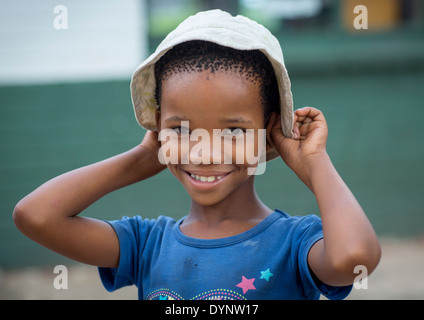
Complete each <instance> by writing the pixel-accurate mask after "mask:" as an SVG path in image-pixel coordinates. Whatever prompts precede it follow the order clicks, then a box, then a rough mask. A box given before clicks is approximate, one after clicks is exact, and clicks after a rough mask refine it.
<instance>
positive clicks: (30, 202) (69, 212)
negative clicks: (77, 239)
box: [17, 146, 156, 219]
mask: <svg viewBox="0 0 424 320" xmlns="http://www.w3.org/2000/svg"><path fill="white" fill-rule="evenodd" d="M151 157H152V155H151V154H150V153H149V152H146V151H145V150H144V149H143V147H140V146H137V147H135V148H133V149H131V150H130V151H127V152H125V153H122V154H120V155H117V156H115V157H112V158H109V159H106V160H103V161H101V162H98V163H95V164H92V165H88V166H86V167H82V168H79V169H76V170H73V171H70V172H68V173H65V174H63V175H61V176H58V177H56V178H54V179H52V180H50V181H48V182H46V183H45V184H43V185H42V186H40V187H39V188H37V189H36V190H34V191H33V192H32V193H30V194H29V195H28V196H26V197H25V198H24V199H22V200H21V201H20V202H19V203H18V205H17V207H19V208H20V209H24V210H21V211H25V212H27V213H28V214H33V215H38V217H37V218H39V219H42V218H44V219H50V218H52V217H61V216H65V217H70V216H75V215H77V214H79V213H80V212H81V211H83V210H84V209H85V208H87V207H88V206H89V205H91V204H92V203H94V202H95V201H97V200H98V199H99V198H101V197H102V196H104V195H106V194H108V193H109V192H112V191H114V190H116V189H119V188H122V187H125V186H127V185H130V184H132V183H135V182H137V181H141V180H143V179H146V178H148V177H149V176H151V175H153V174H154V173H155V170H156V169H155V168H152V167H151V165H149V164H152V165H154V163H155V162H154V161H151Z"/></svg>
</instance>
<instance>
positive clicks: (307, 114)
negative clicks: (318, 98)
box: [295, 107, 325, 121]
mask: <svg viewBox="0 0 424 320" xmlns="http://www.w3.org/2000/svg"><path fill="white" fill-rule="evenodd" d="M295 114H297V115H298V117H299V120H300V121H304V120H305V119H306V118H311V119H312V120H313V121H325V118H324V115H323V113H322V112H321V111H320V110H318V109H316V108H312V107H303V108H300V109H297V110H296V111H295Z"/></svg>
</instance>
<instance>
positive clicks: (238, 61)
mask: <svg viewBox="0 0 424 320" xmlns="http://www.w3.org/2000/svg"><path fill="white" fill-rule="evenodd" d="M205 70H209V71H210V72H212V73H213V72H215V71H217V70H225V71H228V70H234V72H238V73H239V74H240V75H243V76H244V77H245V78H246V79H247V80H249V81H251V82H253V83H256V82H259V86H260V87H259V93H260V95H261V103H262V106H263V115H264V121H265V124H266V122H267V121H268V117H269V115H270V114H271V112H277V113H278V114H279V113H280V108H279V105H280V96H279V91H278V84H277V79H276V77H275V73H274V69H273V67H272V65H271V62H270V61H269V60H268V58H267V57H266V56H265V54H264V53H262V52H261V51H259V50H237V49H233V48H229V47H224V46H221V45H218V44H215V43H213V42H208V41H202V40H193V41H188V42H184V43H181V44H178V45H176V46H175V47H173V48H171V49H170V50H169V51H167V52H166V53H165V55H164V56H163V57H161V58H160V59H159V61H158V62H156V65H155V78H156V89H155V99H156V103H157V105H158V107H159V109H160V104H161V95H162V81H163V80H166V79H168V78H169V77H170V76H171V75H173V74H179V73H183V72H201V71H205Z"/></svg>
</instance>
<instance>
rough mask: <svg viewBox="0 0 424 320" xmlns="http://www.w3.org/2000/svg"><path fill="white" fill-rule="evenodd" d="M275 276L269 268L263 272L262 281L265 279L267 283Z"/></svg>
mask: <svg viewBox="0 0 424 320" xmlns="http://www.w3.org/2000/svg"><path fill="white" fill-rule="evenodd" d="M272 276H273V274H272V273H271V272H270V271H269V268H268V269H267V270H266V271H261V277H260V279H265V280H266V281H267V282H268V280H269V278H270V277H272Z"/></svg>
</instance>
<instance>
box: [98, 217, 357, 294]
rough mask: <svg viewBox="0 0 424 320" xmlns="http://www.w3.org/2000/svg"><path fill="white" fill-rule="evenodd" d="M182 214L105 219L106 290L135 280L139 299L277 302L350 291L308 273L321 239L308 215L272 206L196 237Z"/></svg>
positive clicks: (318, 228) (103, 270)
mask: <svg viewBox="0 0 424 320" xmlns="http://www.w3.org/2000/svg"><path fill="white" fill-rule="evenodd" d="M182 221H183V219H181V220H179V221H175V220H174V219H172V218H169V217H163V216H160V217H159V218H158V219H155V220H151V219H142V218H141V217H140V216H136V217H133V218H128V217H124V218H123V219H122V220H115V221H109V223H110V224H111V225H112V227H113V228H114V229H115V232H116V234H117V235H118V239H119V244H120V259H119V266H118V268H99V273H100V277H101V280H102V283H103V285H104V286H105V288H106V289H107V290H108V291H113V290H116V289H118V288H121V287H123V286H127V285H132V284H135V285H136V286H137V287H138V297H139V299H146V300H152V299H156V300H170V299H175V300H191V299H192V300H210V299H222V300H245V299H249V300H276V299H318V298H319V296H320V294H323V295H325V296H326V297H328V298H330V299H343V298H345V297H346V296H347V295H348V294H349V293H350V290H351V288H352V286H346V287H333V286H328V285H325V284H323V283H319V281H318V280H317V279H316V278H315V280H314V278H313V276H312V272H311V270H310V269H309V267H308V261H307V260H308V252H309V250H310V248H311V247H312V245H313V244H314V243H315V242H316V241H318V240H320V239H321V238H322V237H323V233H322V225H321V219H320V218H319V217H317V216H315V215H308V216H289V215H288V214H286V213H284V212H282V211H280V210H278V209H277V210H275V211H274V212H273V213H272V214H271V215H269V216H268V217H267V218H265V219H264V220H263V221H262V222H261V223H259V224H258V225H256V226H255V227H253V228H252V229H250V230H248V231H246V232H243V233H241V234H238V235H235V236H231V237H227V238H221V239H197V238H191V237H188V236H186V235H184V234H183V233H182V232H181V230H180V227H179V226H180V224H181V223H182Z"/></svg>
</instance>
